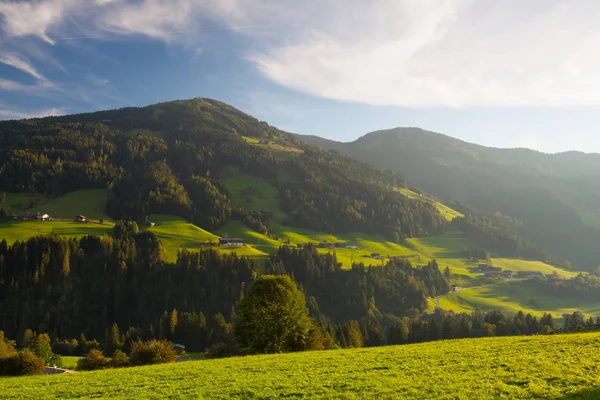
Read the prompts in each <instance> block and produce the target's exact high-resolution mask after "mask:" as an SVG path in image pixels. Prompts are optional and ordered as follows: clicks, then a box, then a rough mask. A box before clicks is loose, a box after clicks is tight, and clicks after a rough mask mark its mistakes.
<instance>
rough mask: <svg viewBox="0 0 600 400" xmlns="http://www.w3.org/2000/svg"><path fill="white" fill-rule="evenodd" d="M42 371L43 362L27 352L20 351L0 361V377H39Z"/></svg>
mask: <svg viewBox="0 0 600 400" xmlns="http://www.w3.org/2000/svg"><path fill="white" fill-rule="evenodd" d="M43 371H44V361H43V360H41V359H40V358H38V357H36V356H35V354H33V353H32V352H31V351H29V350H21V351H19V352H17V353H15V354H13V355H12V356H9V357H5V358H2V359H0V375H5V376H20V375H40V374H41V373H42V372H43Z"/></svg>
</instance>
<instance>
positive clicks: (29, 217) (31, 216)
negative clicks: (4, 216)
mask: <svg viewBox="0 0 600 400" xmlns="http://www.w3.org/2000/svg"><path fill="white" fill-rule="evenodd" d="M12 219H14V220H19V221H51V220H52V218H50V216H49V215H48V214H43V213H37V214H35V213H15V214H13V215H12Z"/></svg>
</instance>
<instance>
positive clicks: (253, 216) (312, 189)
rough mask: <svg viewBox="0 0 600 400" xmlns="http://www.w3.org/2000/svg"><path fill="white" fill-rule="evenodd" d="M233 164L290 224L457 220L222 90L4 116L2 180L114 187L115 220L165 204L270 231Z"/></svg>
mask: <svg viewBox="0 0 600 400" xmlns="http://www.w3.org/2000/svg"><path fill="white" fill-rule="evenodd" d="M226 168H229V169H231V168H235V169H236V170H237V171H239V172H240V173H243V174H247V175H251V176H255V177H260V178H263V179H265V180H267V181H268V182H269V183H270V184H271V185H272V186H274V187H275V188H276V189H277V190H278V193H279V199H278V203H279V204H278V206H279V208H280V209H281V210H282V211H283V213H285V217H284V218H283V221H280V222H282V223H284V224H289V225H292V226H296V227H302V228H308V229H314V230H318V231H323V232H365V233H379V234H384V235H385V236H386V237H388V238H390V240H392V239H393V240H395V241H398V240H399V239H400V238H402V237H411V236H419V235H425V234H433V233H439V232H443V231H444V230H445V228H446V225H447V221H446V220H445V219H444V218H443V217H442V216H441V215H440V213H439V212H438V210H437V209H436V208H435V207H434V206H433V205H431V204H428V203H427V202H422V201H418V200H415V199H411V198H408V197H407V196H404V195H402V194H401V193H400V192H398V191H397V190H394V188H397V187H402V186H404V185H405V183H404V179H403V178H402V177H401V176H400V175H399V174H398V173H394V172H391V171H386V172H382V171H379V170H376V169H374V168H371V167H368V166H366V165H365V164H362V163H360V162H358V161H355V160H354V159H352V158H351V157H348V156H345V155H341V154H334V153H329V152H326V151H323V150H321V149H319V148H317V147H312V146H308V145H305V144H303V143H302V142H301V141H300V140H299V139H297V138H296V137H295V136H293V135H290V134H287V133H285V132H282V131H280V130H278V129H276V128H274V127H271V126H269V125H268V124H267V123H266V122H261V121H258V120H257V119H255V118H252V117H251V116H249V115H246V114H244V113H242V112H240V111H238V110H236V109H234V108H232V107H230V106H228V105H226V104H223V103H220V102H218V101H214V100H209V99H194V100H189V101H176V102H171V103H161V104H157V105H153V106H149V107H144V108H124V109H120V110H113V111H102V112H96V113H91V114H80V115H71V116H65V117H49V118H43V119H32V120H26V121H8V122H2V123H0V189H1V190H4V191H9V192H35V193H45V194H47V195H48V196H51V197H55V196H58V195H61V194H65V193H68V192H72V191H74V190H78V189H90V188H106V187H109V188H110V189H111V191H110V199H109V202H108V210H107V212H108V215H109V216H110V217H112V218H113V219H115V220H116V219H133V220H136V221H144V219H145V218H146V217H147V216H148V215H150V214H152V213H162V214H173V215H178V216H181V217H184V218H186V219H188V220H191V221H193V222H194V223H196V224H198V225H199V226H202V227H204V228H206V229H216V228H218V227H220V226H222V225H223V224H224V223H225V221H227V220H228V219H232V218H233V219H238V220H241V221H243V222H244V223H245V224H246V225H248V226H250V227H251V228H253V229H254V230H256V231H258V232H261V233H266V232H267V230H268V221H269V220H270V218H271V217H272V215H269V213H268V212H261V211H256V210H249V209H248V208H244V207H240V206H239V205H235V204H234V203H233V202H232V201H231V197H230V196H229V195H228V193H227V191H226V190H225V188H224V186H223V185H222V184H221V182H220V177H221V174H222V172H223V171H224V169H226Z"/></svg>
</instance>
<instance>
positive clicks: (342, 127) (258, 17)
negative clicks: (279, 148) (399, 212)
mask: <svg viewBox="0 0 600 400" xmlns="http://www.w3.org/2000/svg"><path fill="white" fill-rule="evenodd" d="M599 17H600V3H598V2H594V1H591V0H573V1H559V0H552V1H544V0H532V1H529V2H526V3H523V2H519V1H516V0H509V1H505V2H500V3H490V2H487V1H483V0H446V1H436V0H424V1H419V2H414V1H409V0H376V1H373V2H365V1H362V0H348V1H345V2H343V3H342V2H338V1H335V0H329V1H319V2H317V1H316V0H308V1H299V0H289V1H261V0H244V1H242V0H173V1H171V2H164V1H161V0H141V1H128V0H95V1H87V0H40V1H31V2H25V1H7V0H4V1H0V31H1V33H0V35H1V39H0V119H13V118H28V117H36V116H44V115H57V114H70V113H78V112H86V111H95V110H100V109H113V108H120V107H124V106H143V105H147V104H151V103H156V102H159V101H168V100H175V99H185V98H192V97H210V98H215V99H218V100H221V101H224V102H226V103H229V104H232V105H233V106H235V107H238V108H240V109H242V110H244V111H246V112H248V113H250V114H252V115H254V116H256V117H257V118H260V119H263V120H265V121H267V122H269V123H270V124H272V125H275V126H277V127H279V128H281V129H284V130H287V131H291V132H296V133H302V134H311V135H317V136H322V137H325V138H329V139H333V140H338V141H351V140H354V139H356V138H358V137H360V136H362V135H364V134H365V133H367V132H371V131H376V130H381V129H388V128H393V127H397V126H403V127H404V126H416V127H420V128H423V129H426V130H431V131H435V132H440V133H444V134H447V135H450V136H453V137H457V138H460V139H462V140H465V141H469V142H473V143H478V144H482V145H486V146H493V147H528V148H532V149H536V150H540V151H544V152H560V151H568V150H578V151H585V152H600V138H598V132H600V122H599V121H598V119H597V118H596V115H597V113H598V111H600V68H599V66H600V55H597V54H598V53H597V51H596V50H597V48H598V47H599V45H600V26H598V24H597V21H598V19H599Z"/></svg>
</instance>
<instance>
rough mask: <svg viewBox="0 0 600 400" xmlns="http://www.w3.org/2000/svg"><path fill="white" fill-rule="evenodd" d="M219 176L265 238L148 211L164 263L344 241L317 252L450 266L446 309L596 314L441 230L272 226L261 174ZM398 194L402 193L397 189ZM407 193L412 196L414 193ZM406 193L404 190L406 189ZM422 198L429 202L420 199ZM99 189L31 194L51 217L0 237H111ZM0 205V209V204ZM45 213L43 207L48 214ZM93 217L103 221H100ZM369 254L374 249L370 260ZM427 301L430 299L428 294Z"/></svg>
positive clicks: (519, 267)
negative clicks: (265, 220) (262, 217)
mask: <svg viewBox="0 0 600 400" xmlns="http://www.w3.org/2000/svg"><path fill="white" fill-rule="evenodd" d="M226 176H227V177H226V178H224V179H223V181H224V184H225V185H226V187H227V189H228V191H229V193H230V195H231V196H232V198H233V199H234V202H239V204H245V206H246V207H252V208H253V209H254V210H256V211H264V210H270V211H271V212H272V214H273V216H272V217H271V220H270V223H269V226H270V230H269V232H270V235H265V234H261V233H259V232H256V231H254V230H252V229H251V228H248V227H247V226H245V225H244V224H242V223H241V222H239V221H233V220H232V221H229V222H227V223H226V224H225V225H224V226H223V227H222V228H220V229H218V230H217V231H215V232H210V231H208V230H205V229H202V228H201V227H198V226H197V225H194V224H192V223H191V222H189V221H186V220H185V219H183V218H181V217H177V216H174V215H167V214H151V215H150V216H149V217H148V221H150V222H153V223H155V224H156V225H155V226H153V227H152V228H149V227H146V226H144V225H143V224H141V225H140V229H141V230H142V231H145V230H147V231H150V232H152V233H154V234H155V235H156V236H157V237H158V238H159V239H160V240H161V242H162V243H163V245H164V246H165V249H166V252H167V258H168V260H170V261H172V262H175V261H176V259H177V254H178V252H179V251H180V250H182V249H186V250H190V251H197V250H198V249H201V248H212V249H215V250H217V251H218V252H219V253H222V254H227V253H233V252H235V253H236V254H237V255H239V256H244V257H249V258H252V259H256V260H258V261H259V262H260V263H261V264H262V263H264V260H266V259H267V258H268V257H270V256H271V255H273V254H275V253H276V252H277V250H278V249H279V247H280V246H284V245H292V246H299V245H300V246H301V245H303V244H305V243H314V244H318V243H324V242H326V243H331V244H334V243H351V244H353V245H355V246H356V248H354V249H349V248H335V249H330V248H327V247H320V248H318V251H319V252H320V253H322V254H328V253H333V252H335V254H336V256H337V259H338V261H339V262H340V263H341V264H342V267H343V268H345V269H350V268H351V266H352V264H353V263H363V264H364V265H365V266H374V267H378V266H382V265H384V264H385V263H387V262H388V261H389V259H390V257H392V258H393V257H401V258H406V259H408V260H409V261H410V262H411V263H413V264H414V265H423V264H426V263H427V262H429V261H432V260H436V262H437V263H438V264H439V265H440V268H442V269H443V268H446V267H448V268H450V271H451V273H452V274H453V278H452V279H451V282H452V283H455V284H456V285H458V286H459V288H460V289H459V292H456V293H449V294H447V295H443V296H441V297H440V298H439V307H440V308H441V309H443V310H449V311H450V310H451V311H454V312H472V311H474V310H486V311H489V310H494V309H500V310H504V311H507V312H511V313H515V312H517V311H519V310H522V311H524V312H528V313H531V314H532V315H536V316H541V315H542V314H543V313H546V312H550V313H552V314H554V315H555V317H556V319H558V320H561V318H562V314H564V313H572V312H574V311H576V310H580V311H582V312H584V313H585V314H586V315H593V316H595V315H598V314H599V313H600V309H599V308H598V307H597V305H596V304H595V303H594V302H591V303H589V302H585V301H580V300H578V299H576V298H560V299H556V298H554V297H553V296H548V295H544V294H540V293H538V292H537V290H536V288H534V287H530V288H527V287H526V283H527V282H526V281H523V280H522V279H514V280H512V281H507V280H505V279H502V280H498V279H496V280H494V281H490V280H489V279H486V278H485V277H483V276H482V275H481V273H480V272H478V271H477V265H478V262H477V261H473V260H467V259H466V258H465V257H464V256H463V255H462V254H461V249H463V248H465V247H469V246H470V243H469V239H468V238H466V237H465V236H464V235H463V234H462V233H461V232H456V231H455V232H448V233H445V234H443V235H438V236H430V237H422V238H408V239H406V240H405V241H404V242H403V243H400V244H396V243H392V242H390V241H387V240H385V238H383V237H382V236H378V235H366V234H361V233H348V234H328V233H323V232H315V231H310V230H307V229H302V228H296V227H290V226H285V225H282V224H281V223H280V221H282V220H283V219H284V218H285V213H284V212H283V211H281V210H280V208H279V204H278V196H279V194H278V192H277V190H276V189H275V188H274V187H272V186H271V185H269V183H268V182H266V181H265V180H263V179H257V178H254V177H251V176H248V175H244V174H238V173H236V171H235V170H230V171H228V172H227V175H226ZM404 193H406V191H404ZM410 193H412V194H411V196H414V197H418V195H416V194H415V193H414V192H410ZM410 193H409V194H410ZM6 198H7V201H6V204H7V205H13V206H11V207H12V208H10V210H11V211H13V212H15V211H20V207H19V204H21V205H22V204H25V203H24V202H23V199H26V198H27V196H26V195H23V194H13V193H10V194H7V197H6ZM427 201H429V200H427ZM106 202H107V192H106V191H105V190H82V191H76V192H72V193H69V194H67V195H64V196H60V197H58V198H55V199H52V200H46V199H45V198H43V197H40V196H38V197H37V198H36V203H35V204H36V205H35V206H34V207H31V208H29V211H31V212H33V211H34V210H41V212H45V213H48V214H50V215H51V216H52V217H53V218H54V220H53V221H46V222H38V221H12V220H7V221H4V222H0V238H3V239H6V240H7V242H8V243H12V242H13V241H15V240H21V241H24V240H27V239H28V238H30V237H32V236H36V235H48V234H58V235H61V236H65V237H73V238H81V237H82V236H84V235H99V236H102V235H109V236H112V234H113V228H114V221H113V220H112V219H110V218H109V217H107V216H106V215H105V213H106ZM437 207H438V208H439V209H444V210H447V211H446V215H447V216H454V217H456V216H459V215H460V213H458V212H456V211H454V210H452V209H450V208H449V207H447V206H445V205H443V204H441V203H437ZM0 208H1V206H0ZM73 210H77V211H75V214H81V213H82V211H83V213H84V214H85V215H86V216H88V218H89V219H90V220H91V221H92V222H91V223H87V224H81V223H78V222H74V221H73V220H72V219H68V217H69V216H70V215H71V214H73ZM48 211H50V212H48ZM100 218H105V219H104V220H103V222H102V224H100V223H99V222H98V221H99V219H100ZM220 237H236V238H242V239H244V243H245V244H244V246H242V247H224V246H218V245H217V244H216V243H217V242H218V239H219V238H220ZM372 254H378V255H379V256H378V257H377V258H374V257H372ZM491 262H492V264H493V265H494V266H498V267H501V268H502V269H504V270H509V271H512V272H513V273H517V272H519V271H531V272H540V273H542V274H544V275H552V274H558V275H560V276H563V277H565V278H571V277H574V276H577V275H578V274H579V273H581V272H580V271H573V270H565V269H563V268H558V267H555V266H552V265H549V264H546V263H543V262H540V261H534V260H523V259H511V258H502V257H493V259H492V261H491ZM432 300H433V299H432ZM434 308H435V302H434V301H431V303H430V307H429V309H428V311H433V309H434Z"/></svg>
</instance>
